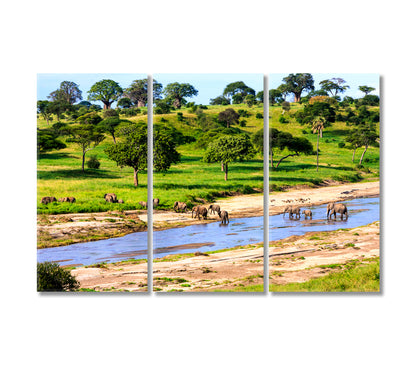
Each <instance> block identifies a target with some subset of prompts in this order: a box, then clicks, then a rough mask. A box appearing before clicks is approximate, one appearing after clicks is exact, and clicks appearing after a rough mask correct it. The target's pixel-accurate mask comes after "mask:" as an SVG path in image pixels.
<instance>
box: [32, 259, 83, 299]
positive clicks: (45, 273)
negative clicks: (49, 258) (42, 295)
mask: <svg viewBox="0 0 416 374" xmlns="http://www.w3.org/2000/svg"><path fill="white" fill-rule="evenodd" d="M79 286H80V284H79V282H78V281H77V280H76V279H75V277H74V276H73V275H71V272H70V271H69V270H66V269H63V268H61V267H60V266H59V265H58V264H54V263H52V262H43V263H39V262H38V266H37V290H38V292H42V291H74V290H76V289H77V288H79Z"/></svg>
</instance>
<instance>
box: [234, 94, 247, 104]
mask: <svg viewBox="0 0 416 374" xmlns="http://www.w3.org/2000/svg"><path fill="white" fill-rule="evenodd" d="M231 100H232V101H233V104H241V103H242V102H243V101H244V96H243V95H242V93H241V92H237V93H236V94H234V95H233V96H232V98H231Z"/></svg>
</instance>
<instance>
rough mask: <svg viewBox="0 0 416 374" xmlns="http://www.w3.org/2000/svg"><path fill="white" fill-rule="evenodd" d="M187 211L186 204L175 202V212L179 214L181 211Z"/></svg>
mask: <svg viewBox="0 0 416 374" xmlns="http://www.w3.org/2000/svg"><path fill="white" fill-rule="evenodd" d="M187 209H188V207H187V206H186V203H182V202H181V201H175V204H174V205H173V210H174V211H175V212H179V211H180V210H182V211H183V212H186V210H187Z"/></svg>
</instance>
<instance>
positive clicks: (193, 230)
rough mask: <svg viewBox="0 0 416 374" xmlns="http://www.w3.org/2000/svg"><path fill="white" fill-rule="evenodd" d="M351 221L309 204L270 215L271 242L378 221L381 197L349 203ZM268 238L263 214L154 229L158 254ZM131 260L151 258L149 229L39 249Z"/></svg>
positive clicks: (69, 257) (63, 258) (88, 258)
mask: <svg viewBox="0 0 416 374" xmlns="http://www.w3.org/2000/svg"><path fill="white" fill-rule="evenodd" d="M345 203H346V205H347V206H348V212H349V218H348V220H347V221H342V222H341V221H340V220H339V217H338V220H337V221H332V220H331V221H328V220H327V219H326V204H325V205H320V206H315V207H310V208H309V209H311V210H312V214H313V219H312V220H305V219H304V218H303V216H302V218H301V219H300V220H290V219H289V217H288V216H287V214H286V217H283V215H282V214H279V215H275V216H271V217H270V219H269V223H270V225H269V226H270V228H269V230H270V231H269V237H270V240H279V239H283V238H286V237H288V236H291V235H302V234H304V233H306V232H308V231H328V230H337V229H339V228H352V227H357V226H362V225H366V224H369V223H371V222H374V221H377V220H379V199H378V198H364V199H355V200H351V201H346V202H345ZM262 241H263V216H260V217H249V218H236V219H230V223H229V224H228V225H222V224H221V223H220V222H213V223H207V224H201V225H191V226H186V227H181V228H174V229H168V230H162V231H155V232H154V233H153V242H154V249H153V253H154V257H155V258H158V257H163V256H165V255H167V254H173V253H188V252H196V251H200V252H205V251H212V250H216V249H223V248H232V247H235V246H239V245H247V244H253V243H259V242H262ZM131 258H136V259H137V258H147V232H137V233H133V234H128V235H125V236H123V237H121V238H113V239H106V240H99V241H94V242H88V243H78V244H72V245H68V246H65V247H55V248H44V249H39V250H38V261H39V262H44V261H55V262H58V263H59V264H61V265H75V266H80V265H90V264H95V263H99V262H116V261H120V260H125V259H131Z"/></svg>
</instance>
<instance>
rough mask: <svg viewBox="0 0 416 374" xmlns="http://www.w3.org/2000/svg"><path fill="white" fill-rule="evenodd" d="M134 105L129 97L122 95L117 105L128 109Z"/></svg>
mask: <svg viewBox="0 0 416 374" xmlns="http://www.w3.org/2000/svg"><path fill="white" fill-rule="evenodd" d="M132 106H133V102H132V101H131V100H130V99H129V98H128V97H122V98H121V99H120V100H119V101H117V107H118V108H122V109H128V108H131V107H132Z"/></svg>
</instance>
